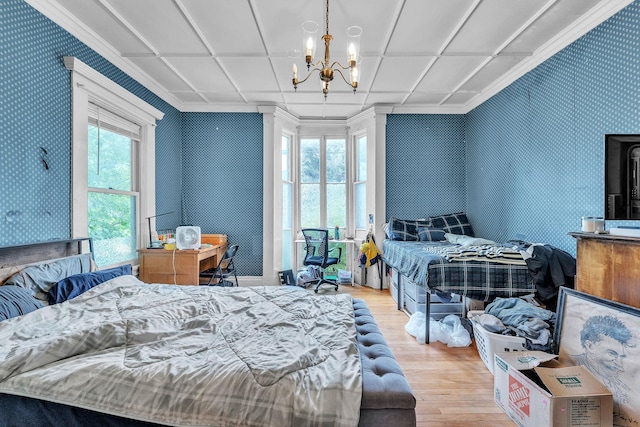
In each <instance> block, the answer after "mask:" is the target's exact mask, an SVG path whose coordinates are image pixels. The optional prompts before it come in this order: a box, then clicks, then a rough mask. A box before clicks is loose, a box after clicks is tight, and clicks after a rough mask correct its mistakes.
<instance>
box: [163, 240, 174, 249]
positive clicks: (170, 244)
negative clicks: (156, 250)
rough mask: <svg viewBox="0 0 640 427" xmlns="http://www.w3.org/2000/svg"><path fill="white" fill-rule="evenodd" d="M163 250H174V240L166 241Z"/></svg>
mask: <svg viewBox="0 0 640 427" xmlns="http://www.w3.org/2000/svg"><path fill="white" fill-rule="evenodd" d="M164 248H165V249H166V250H168V251H172V250H174V249H175V248H176V239H167V243H165V244H164Z"/></svg>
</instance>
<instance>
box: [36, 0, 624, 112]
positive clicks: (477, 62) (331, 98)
mask: <svg viewBox="0 0 640 427" xmlns="http://www.w3.org/2000/svg"><path fill="white" fill-rule="evenodd" d="M25 1H26V2H27V3H29V4H30V5H31V6H33V7H34V8H35V9H37V10H38V11H40V12H41V13H43V14H44V15H45V16H47V17H49V18H50V19H51V20H52V21H54V22H55V23H57V24H58V25H60V26H61V27H62V28H64V29H65V30H67V31H68V32H69V33H71V34H72V35H73V36H75V37H77V38H78V39H79V40H81V41H82V42H84V43H85V44H86V45H87V46H89V47H90V48H92V49H94V50H95V51H96V52H98V53H99V54H100V55H102V56H103V57H104V58H105V59H106V60H108V61H109V62H111V63H113V64H114V65H115V66H116V67H118V68H119V69H121V70H122V71H123V72H124V73H126V74H128V75H129V76H131V77H132V78H133V79H135V80H136V81H138V82H139V83H140V84H141V85H143V86H145V87H146V88H148V89H149V90H150V91H152V92H153V93H155V94H156V95H157V96H159V97H160V98H162V99H163V100H164V101H166V102H167V103H169V104H170V105H172V106H174V107H175V108H176V109H178V110H179V111H183V112H259V109H260V106H265V105H273V106H276V107H278V108H280V109H282V110H283V111H286V112H288V113H289V114H292V115H293V116H295V117H297V118H299V119H304V120H307V119H320V120H333V119H337V120H342V119H346V118H349V117H353V116H357V115H358V114H360V113H361V112H363V111H367V110H368V109H369V108H371V107H373V106H385V107H386V106H388V108H390V109H391V111H393V112H394V113H397V114H405V113H407V114H465V113H468V112H469V111H471V110H472V109H474V108H476V107H477V106H478V105H480V104H482V103H483V102H485V101H486V100H488V99H489V98H491V97H492V96H493V95H495V94H497V93H498V92H500V91H501V90H503V89H504V88H505V87H507V86H508V85H510V84H511V83H513V82H514V81H515V80H517V79H518V78H520V77H522V76H523V75H524V74H526V73H527V72H529V71H531V70H532V69H534V68H535V67H537V66H538V65H540V64H541V63H542V62H544V61H546V60H547V59H549V58H550V57H551V56H553V55H554V54H556V53H557V52H559V51H560V50H562V49H563V48H565V47H566V46H568V45H569V44H570V43H572V42H574V41H575V40H577V39H578V38H580V37H581V36H583V35H584V34H585V33H587V32H588V31H590V30H592V29H593V28H594V27H596V26H598V25H599V24H601V23H602V22H603V21H605V20H606V19H608V18H610V17H611V16H612V15H614V14H615V13H617V12H618V11H620V10H621V9H622V8H624V7H626V6H627V5H629V4H630V3H632V2H633V0H526V1H508V0H448V1H441V0H349V2H344V1H343V2H340V1H339V0H333V1H332V2H331V4H330V6H331V9H330V28H329V30H330V32H331V34H332V35H333V38H334V39H333V41H332V44H331V53H332V58H331V59H332V60H334V61H343V59H344V58H343V57H344V56H345V54H344V52H343V50H345V49H346V36H345V35H344V30H345V29H346V27H347V26H349V25H359V26H361V27H362V28H363V36H362V44H361V47H362V52H361V64H360V65H359V68H360V70H361V80H360V82H359V86H358V89H357V92H356V93H355V95H354V94H353V93H352V91H351V88H350V86H349V85H346V84H345V83H344V82H343V81H342V79H341V78H340V77H337V78H336V79H334V80H333V81H332V82H331V84H330V88H329V94H328V97H327V99H326V100H325V99H324V97H323V96H322V92H321V89H320V84H319V83H318V84H317V85H316V84H314V82H313V80H314V79H316V78H317V76H312V77H311V79H310V81H308V82H306V83H305V84H301V85H299V87H298V90H297V92H296V91H294V89H293V85H292V82H291V78H292V71H291V68H292V64H293V61H294V60H293V59H291V58H289V56H288V53H289V52H290V51H292V49H298V50H300V47H301V46H299V45H300V44H301V34H300V33H301V31H300V25H301V23H302V22H303V21H304V20H307V19H313V20H315V21H316V22H320V23H322V22H323V18H324V14H323V13H322V12H323V8H322V7H321V6H323V2H322V1H321V0H299V1H297V2H294V3H291V2H290V1H286V0H270V1H269V2H260V1H257V0H235V1H233V2H229V1H228V0H207V1H206V2H200V1H196V0H153V2H150V1H148V0H147V1H143V0H137V1H130V0H83V1H82V7H80V5H79V3H78V2H77V0H25ZM151 4H152V5H153V6H150V5H151ZM319 51H322V49H319ZM318 55H320V53H318ZM315 59H318V58H315ZM296 64H297V65H298V67H299V70H301V71H302V70H304V68H306V67H304V60H302V59H298V60H297V61H296ZM302 74H304V75H306V73H302Z"/></svg>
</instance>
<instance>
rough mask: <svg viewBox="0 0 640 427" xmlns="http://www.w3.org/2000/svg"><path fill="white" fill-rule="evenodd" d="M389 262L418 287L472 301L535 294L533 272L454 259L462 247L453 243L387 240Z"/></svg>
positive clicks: (495, 262) (503, 263)
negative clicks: (448, 254)
mask: <svg viewBox="0 0 640 427" xmlns="http://www.w3.org/2000/svg"><path fill="white" fill-rule="evenodd" d="M382 248H383V253H384V260H385V262H386V263H387V264H388V265H390V266H392V267H393V268H395V269H396V270H398V271H399V272H400V273H401V274H402V275H403V276H405V277H407V278H408V279H409V280H411V281H412V282H414V283H416V284H417V285H418V286H422V287H424V288H426V289H431V290H437V291H441V292H447V293H454V294H458V295H462V296H465V297H468V298H471V299H475V300H481V301H493V300H494V299H495V298H497V297H502V298H509V297H517V296H521V295H527V294H531V293H534V292H535V291H536V287H535V285H534V283H533V280H532V278H531V275H530V274H529V269H528V267H527V266H526V265H522V263H511V262H508V261H506V260H505V259H497V260H496V259H483V260H481V259H468V258H451V257H449V259H451V260H448V259H447V257H446V256H444V255H443V254H446V253H451V252H455V251H456V250H457V249H458V248H461V246H460V245H454V244H451V243H449V242H406V241H397V240H385V241H384V242H383V245H382Z"/></svg>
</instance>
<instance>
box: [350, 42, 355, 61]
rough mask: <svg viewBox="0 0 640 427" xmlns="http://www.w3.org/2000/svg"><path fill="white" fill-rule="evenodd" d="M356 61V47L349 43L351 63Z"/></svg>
mask: <svg viewBox="0 0 640 427" xmlns="http://www.w3.org/2000/svg"><path fill="white" fill-rule="evenodd" d="M355 60H356V47H355V45H354V44H353V43H349V61H355Z"/></svg>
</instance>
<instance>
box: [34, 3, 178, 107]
mask: <svg viewBox="0 0 640 427" xmlns="http://www.w3.org/2000/svg"><path fill="white" fill-rule="evenodd" d="M25 2H26V3H27V4H29V5H30V6H31V7H33V8H34V9H35V10H37V11H38V12H40V13H41V14H43V15H44V16H46V17H47V18H49V19H50V20H51V21H53V22H54V23H56V24H57V25H59V26H60V27H62V28H63V29H64V30H66V31H67V32H69V33H70V34H71V35H72V36H74V37H75V38H77V39H78V40H80V41H81V42H82V43H84V44H86V45H87V46H89V47H90V48H91V49H93V50H95V51H96V52H97V53H98V54H99V55H100V56H102V57H103V58H104V59H106V60H107V61H109V62H111V63H112V64H113V65H115V66H116V67H118V68H119V69H120V70H122V71H123V72H124V73H126V74H127V75H128V76H129V77H131V78H132V79H134V80H135V81H137V82H138V83H140V84H141V85H142V86H144V87H145V88H146V89H148V90H150V91H151V92H153V93H154V94H155V95H157V96H159V97H160V98H162V99H163V100H164V101H165V102H167V103H168V104H170V105H171V106H173V107H174V108H176V109H177V110H178V111H182V103H181V102H180V100H179V99H178V98H176V97H175V96H173V95H172V94H171V93H170V92H168V91H167V90H166V89H164V88H163V87H162V86H161V85H160V84H159V83H158V82H157V81H155V80H154V79H152V78H151V77H149V75H148V74H146V73H144V72H142V71H141V70H140V69H139V68H138V67H137V66H136V65H135V64H134V63H132V62H131V61H129V60H128V59H125V58H123V57H122V56H121V55H120V53H119V52H118V51H116V50H115V49H114V48H113V47H112V46H111V45H109V44H108V43H107V42H105V41H104V39H102V38H101V37H99V36H98V35H97V34H96V33H95V32H94V31H92V30H91V29H90V28H89V27H87V26H86V25H85V24H83V23H82V22H78V21H77V20H75V19H74V17H73V16H71V15H70V14H69V12H68V11H67V9H65V8H63V7H62V6H60V5H59V4H58V2H55V1H49V0H25Z"/></svg>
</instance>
